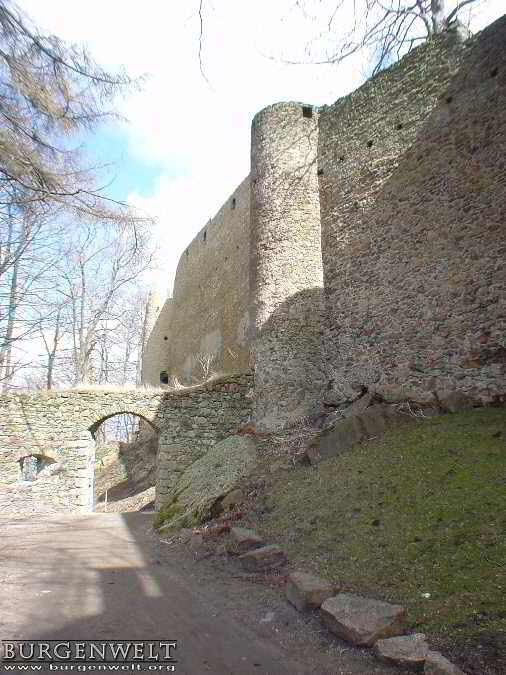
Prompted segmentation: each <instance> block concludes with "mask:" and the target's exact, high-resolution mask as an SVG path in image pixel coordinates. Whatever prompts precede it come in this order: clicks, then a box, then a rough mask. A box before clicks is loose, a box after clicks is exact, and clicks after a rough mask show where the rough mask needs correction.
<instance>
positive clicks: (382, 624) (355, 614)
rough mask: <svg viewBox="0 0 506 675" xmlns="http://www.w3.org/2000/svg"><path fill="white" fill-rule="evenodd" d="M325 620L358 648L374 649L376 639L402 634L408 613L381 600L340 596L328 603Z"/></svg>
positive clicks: (323, 613)
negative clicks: (359, 646) (372, 647)
mask: <svg viewBox="0 0 506 675" xmlns="http://www.w3.org/2000/svg"><path fill="white" fill-rule="evenodd" d="M321 612H322V619H323V621H324V623H325V624H326V626H328V628H329V629H330V630H331V631H332V632H333V633H334V634H335V635H337V636H338V637H340V638H342V639H343V640H347V641H348V642H351V643H352V644H355V645H363V646H366V647H371V646H372V645H373V644H374V643H375V642H376V640H379V639H380V638H386V637H394V636H396V635H402V633H403V632H404V630H405V625H406V610H405V609H404V608H403V607H401V606H400V605H391V604H390V603H387V602H382V601H380V600H372V599H371V598H363V597H361V596H359V595H354V594H352V593H340V594H339V595H336V596H335V597H333V598H329V599H328V600H325V602H324V603H323V604H322V606H321Z"/></svg>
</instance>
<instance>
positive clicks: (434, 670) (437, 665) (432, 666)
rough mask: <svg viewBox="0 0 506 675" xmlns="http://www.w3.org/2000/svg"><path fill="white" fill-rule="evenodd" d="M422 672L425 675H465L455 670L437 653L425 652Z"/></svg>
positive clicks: (449, 662)
mask: <svg viewBox="0 0 506 675" xmlns="http://www.w3.org/2000/svg"><path fill="white" fill-rule="evenodd" d="M423 672H424V673H425V674H426V675H465V673H464V671H463V670H460V668H457V666H456V665H454V664H453V663H452V662H451V661H448V659H446V658H445V657H444V656H443V655H442V654H440V653H439V652H432V651H429V652H427V656H426V657H425V666H424V670H423Z"/></svg>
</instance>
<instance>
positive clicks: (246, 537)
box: [228, 527, 265, 555]
mask: <svg viewBox="0 0 506 675" xmlns="http://www.w3.org/2000/svg"><path fill="white" fill-rule="evenodd" d="M264 543H265V542H264V540H263V539H262V537H261V536H260V535H258V534H257V533H256V532H254V531H253V530H249V529H247V528H246V527H232V528H231V530H230V544H229V547H228V552H229V553H231V554H232V555H241V554H243V553H246V552H247V551H250V550H251V549H254V548H260V547H261V546H263V545H264Z"/></svg>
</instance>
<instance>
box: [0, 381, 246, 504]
mask: <svg viewBox="0 0 506 675" xmlns="http://www.w3.org/2000/svg"><path fill="white" fill-rule="evenodd" d="M251 386H252V379H251V375H249V374H247V373H244V374H238V375H230V376H226V377H223V378H221V379H216V380H212V381H210V382H208V383H206V384H204V385H201V386H198V387H192V388H189V389H182V390H178V391H159V392H156V391H155V392H153V391H144V390H132V391H102V390H100V391H88V390H75V391H63V392H37V393H33V394H18V395H15V394H9V395H2V396H0V419H1V420H2V421H1V423H0V511H1V512H2V513H12V514H18V515H23V514H29V513H48V512H59V511H62V512H68V511H78V512H79V511H81V512H87V511H92V510H93V508H94V503H93V502H94V470H95V442H94V440H93V433H94V431H95V430H96V429H97V428H98V426H99V425H100V424H101V423H102V422H103V421H104V420H105V419H107V418H108V417H112V416H114V415H118V414H121V413H130V414H134V415H137V416H139V417H141V418H142V419H144V420H146V422H147V423H149V424H150V425H151V426H152V427H153V428H154V429H155V430H156V431H157V432H158V434H159V448H158V455H157V481H156V495H157V504H159V503H160V501H161V500H162V501H163V497H164V495H166V494H167V492H168V490H169V489H170V487H171V486H172V485H173V484H174V482H175V481H176V480H177V478H178V476H179V475H180V474H181V473H182V472H183V471H184V469H185V468H186V467H187V466H188V465H189V464H191V463H192V462H194V461H195V460H196V459H198V458H199V457H201V456H202V455H203V454H204V453H205V452H206V451H207V450H208V449H209V448H210V447H212V446H213V445H214V444H215V443H217V442H218V441H220V440H221V439H223V438H225V437H226V436H228V435H230V434H233V433H235V432H236V431H237V430H238V428H240V427H241V426H242V425H244V424H245V423H246V422H247V421H248V419H249V418H250V415H251V408H252V403H251V394H250V390H251ZM27 458H28V459H27ZM30 458H36V459H30ZM34 473H35V475H33V474H34ZM26 478H28V480H26Z"/></svg>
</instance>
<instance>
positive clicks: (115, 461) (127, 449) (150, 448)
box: [89, 410, 160, 512]
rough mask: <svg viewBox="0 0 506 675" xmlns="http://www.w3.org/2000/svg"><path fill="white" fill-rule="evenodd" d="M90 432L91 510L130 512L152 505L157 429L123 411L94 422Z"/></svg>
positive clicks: (143, 418)
mask: <svg viewBox="0 0 506 675" xmlns="http://www.w3.org/2000/svg"><path fill="white" fill-rule="evenodd" d="M89 432H90V433H91V436H92V438H93V441H94V445H95V456H94V461H93V479H92V494H93V498H94V504H93V508H94V510H95V511H103V512H105V511H116V512H118V511H132V510H139V509H140V508H141V507H142V508H145V507H146V506H147V505H148V504H152V503H154V501H155V485H156V475H157V463H158V459H159V456H158V449H159V438H160V430H159V428H158V427H157V426H156V425H155V424H154V423H153V422H152V421H150V420H148V419H146V417H144V416H141V415H139V414H138V413H133V412H131V411H130V410H125V411H122V412H120V413H115V414H109V415H107V416H105V417H103V418H101V419H99V420H97V421H96V422H95V423H93V424H92V425H91V426H90V427H89ZM150 508H151V507H150Z"/></svg>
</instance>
